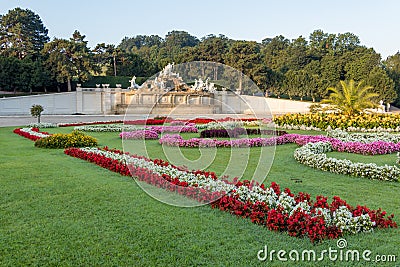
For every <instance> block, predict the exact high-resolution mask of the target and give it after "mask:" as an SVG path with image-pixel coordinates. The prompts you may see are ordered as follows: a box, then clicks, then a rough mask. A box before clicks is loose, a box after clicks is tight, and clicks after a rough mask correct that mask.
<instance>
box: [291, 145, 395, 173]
mask: <svg viewBox="0 0 400 267" xmlns="http://www.w3.org/2000/svg"><path fill="white" fill-rule="evenodd" d="M331 151H332V145H331V143H329V142H317V143H308V144H306V145H305V146H303V147H300V148H297V149H296V150H295V151H294V158H295V159H296V160H297V161H299V162H300V163H302V164H305V165H307V166H310V167H313V168H316V169H320V170H323V171H329V172H333V173H338V174H346V175H352V176H358V177H365V178H370V179H377V180H385V181H398V179H399V176H400V169H399V168H398V167H396V166H389V165H384V166H378V165H376V164H375V163H360V162H355V163H354V162H352V161H350V160H347V159H335V158H329V157H327V155H326V154H325V153H327V152H331Z"/></svg>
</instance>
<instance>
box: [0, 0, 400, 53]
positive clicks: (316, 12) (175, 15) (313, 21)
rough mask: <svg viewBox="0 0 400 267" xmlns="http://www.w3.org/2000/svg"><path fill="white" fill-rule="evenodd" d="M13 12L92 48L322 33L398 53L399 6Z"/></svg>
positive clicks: (372, 2) (144, 5)
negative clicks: (146, 39)
mask: <svg viewBox="0 0 400 267" xmlns="http://www.w3.org/2000/svg"><path fill="white" fill-rule="evenodd" d="M15 7H21V8H24V9H25V8H28V9H31V10H33V11H34V12H35V13H36V14H38V15H39V16H40V17H41V19H42V21H43V23H44V25H45V26H46V27H47V29H48V30H49V36H50V37H51V38H53V37H59V38H69V37H71V35H72V33H73V32H74V30H79V31H80V32H81V33H82V34H84V35H86V39H87V40H88V41H89V46H91V47H94V46H95V45H96V44H97V43H102V42H105V43H108V44H119V43H120V41H121V40H122V38H124V37H125V36H128V37H132V36H135V35H138V34H145V35H150V34H158V35H160V36H161V37H164V36H165V34H167V33H168V32H169V31H172V30H184V31H187V32H189V33H190V34H192V35H195V36H197V37H198V38H201V37H203V36H205V35H208V34H216V35H218V34H224V35H226V36H228V37H229V38H232V39H241V40H254V41H258V42H261V40H262V39H264V38H266V37H274V36H277V35H283V36H285V37H286V38H289V39H294V38H297V37H299V36H300V35H302V36H303V37H306V38H307V39H308V37H309V35H310V33H311V32H313V31H314V30H316V29H322V30H323V31H324V32H327V33H345V32H352V33H354V34H356V35H357V36H359V37H360V40H361V44H362V45H365V46H367V47H373V48H374V49H375V50H376V51H377V52H378V53H380V54H381V55H382V58H383V59H385V58H386V57H387V56H389V55H393V54H395V53H396V52H397V51H399V50H400V30H399V26H400V15H399V12H400V1H398V0H386V1H385V0H380V1H377V0H362V1H361V0H333V1H321V0H319V1H315V0H308V1H306V0H304V1H299V0H293V1H285V0H275V1H268V0H265V1H262V0H260V1H254V0H246V1H237V0H201V1H190V0H176V1H174V0H170V1H168V0H163V1H151V0H141V1H135V0H133V1H128V0H126V1H124V0H108V1H104V0H98V1H93V0H79V1H78V0H63V1H60V0H0V14H3V15H4V14H6V13H7V12H8V10H10V9H13V8H15Z"/></svg>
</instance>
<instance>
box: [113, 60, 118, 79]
mask: <svg viewBox="0 0 400 267" xmlns="http://www.w3.org/2000/svg"><path fill="white" fill-rule="evenodd" d="M113 64H114V76H117V63H116V62H115V56H113Z"/></svg>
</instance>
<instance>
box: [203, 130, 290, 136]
mask: <svg viewBox="0 0 400 267" xmlns="http://www.w3.org/2000/svg"><path fill="white" fill-rule="evenodd" d="M261 134H265V135H277V136H281V135H284V134H287V132H286V131H275V130H262V129H260V128H256V129H254V128H250V129H249V128H234V129H208V130H203V131H201V133H200V138H228V137H230V138H236V137H239V135H261Z"/></svg>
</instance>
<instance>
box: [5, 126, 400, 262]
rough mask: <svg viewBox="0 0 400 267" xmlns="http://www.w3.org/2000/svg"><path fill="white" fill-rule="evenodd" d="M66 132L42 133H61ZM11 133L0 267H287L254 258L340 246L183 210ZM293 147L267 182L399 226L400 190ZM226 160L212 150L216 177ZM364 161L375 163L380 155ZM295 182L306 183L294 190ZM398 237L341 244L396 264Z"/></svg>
mask: <svg viewBox="0 0 400 267" xmlns="http://www.w3.org/2000/svg"><path fill="white" fill-rule="evenodd" d="M71 129H72V128H56V129H48V131H49V132H65V133H66V132H70V131H71ZM12 130H13V128H9V127H8V128H0V143H1V147H2V153H0V188H1V194H0V226H1V227H0V265H1V266H27V265H32V266H100V265H102V266H266V265H268V266H283V264H282V262H279V261H277V260H275V261H274V262H272V263H271V262H269V261H266V262H259V261H258V260H257V252H258V251H259V250H260V249H263V247H264V245H268V248H269V250H272V249H275V250H280V249H284V250H286V251H290V250H291V249H298V250H302V249H315V250H316V251H322V250H323V249H328V248H329V247H332V248H333V249H336V248H337V247H336V240H330V241H324V242H323V243H321V244H316V245H313V244H312V243H310V241H309V240H308V239H298V238H292V237H289V236H288V235H287V234H286V233H275V232H271V231H269V230H267V229H265V228H263V227H260V226H257V225H254V224H252V223H251V222H250V220H246V219H241V218H237V217H235V216H232V215H230V214H228V213H225V212H221V211H219V210H212V209H211V208H210V207H209V206H202V207H196V208H179V207H174V206H169V205H166V204H163V203H160V202H158V201H156V200H154V199H153V198H152V197H150V196H148V195H147V194H146V193H145V192H144V191H143V190H142V189H141V188H140V187H139V186H138V185H137V183H136V182H135V181H134V180H132V179H131V178H130V177H123V176H120V175H119V174H116V173H113V172H110V171H108V170H105V169H102V168H100V167H98V166H96V165H94V164H91V163H88V162H85V161H83V160H79V159H75V158H72V157H69V156H66V155H64V154H63V150H60V149H39V148H35V147H34V146H33V142H32V141H30V140H27V139H25V138H22V137H20V136H18V135H15V134H13V133H12ZM317 134H319V133H317ZM89 135H91V136H94V137H96V138H98V140H99V144H100V145H101V146H103V145H108V146H109V147H115V148H120V149H121V148H122V143H121V140H120V139H119V137H118V134H117V133H89ZM146 144H147V148H148V152H149V155H150V156H151V157H153V158H156V157H157V158H162V157H164V155H163V154H162V153H163V152H162V150H161V146H160V145H159V144H158V143H157V141H150V142H147V143H146ZM296 147H297V146H296V145H293V144H290V145H282V146H277V148H276V153H275V160H274V163H273V165H272V168H271V171H270V172H269V174H268V176H267V178H266V181H265V183H267V184H269V183H270V182H271V181H276V182H277V183H279V184H280V185H281V187H282V188H284V187H289V188H290V189H291V190H292V191H293V192H295V193H296V192H299V191H304V192H308V193H310V194H311V195H312V196H313V197H315V196H316V195H320V194H322V195H326V196H328V197H330V198H332V197H333V196H335V195H338V196H340V197H342V198H343V199H346V200H347V201H348V202H349V203H350V204H351V205H356V204H361V205H367V206H368V207H370V208H374V209H376V208H379V207H382V208H383V209H385V210H387V211H388V212H389V213H395V215H396V217H395V219H396V221H398V222H400V221H399V220H398V216H400V200H399V193H400V190H399V183H394V182H383V181H372V180H368V179H365V178H355V177H349V176H343V175H336V174H331V173H325V172H322V171H318V170H314V169H312V168H310V167H307V166H303V165H301V164H299V163H297V162H296V161H295V160H294V158H293V150H294V149H295V148H296ZM259 151H260V150H259V149H251V154H250V162H251V163H250V164H249V167H248V168H247V169H246V172H245V175H244V177H247V175H248V173H251V169H254V168H255V165H256V163H254V162H253V161H252V160H254V158H257V156H258V154H259ZM182 153H183V154H184V155H185V156H188V157H191V159H196V158H198V157H199V156H200V150H198V149H182ZM346 156H347V154H346ZM389 156H393V155H387V157H389ZM354 157H359V155H356V156H354ZM384 157H386V156H384ZM228 158H229V153H228V150H218V152H217V156H216V158H215V160H214V161H212V163H211V164H210V166H209V169H210V170H213V171H216V172H222V171H223V170H224V169H226V163H224V162H225V161H226V160H227V159H228ZM368 159H373V161H375V159H378V157H375V156H374V157H369V158H368ZM377 161H378V160H377ZM291 178H298V179H301V181H302V182H301V183H295V182H294V180H291ZM174 197H176V198H179V197H180V196H174ZM399 234H400V231H399V229H384V230H377V231H375V232H374V233H371V234H359V235H353V236H352V235H348V236H345V238H346V240H347V242H348V248H349V249H358V250H360V251H363V250H365V249H369V250H371V251H372V253H373V254H372V255H376V254H394V255H397V257H400V253H399V252H400V249H399V248H400V235H399ZM399 261H400V259H397V264H399ZM315 264H316V263H312V262H311V263H304V262H300V263H295V264H293V263H292V264H288V265H297V266H315ZM318 265H320V266H322V265H325V266H329V265H334V266H342V265H347V266H375V265H376V263H371V264H368V263H365V262H363V261H361V262H358V263H357V262H346V263H344V262H337V263H336V264H333V263H332V262H331V261H329V260H325V261H322V262H319V263H318ZM394 265H395V264H393V263H390V264H387V265H385V264H379V266H394Z"/></svg>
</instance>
